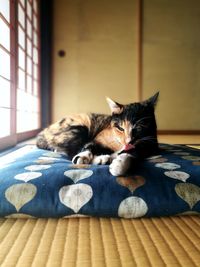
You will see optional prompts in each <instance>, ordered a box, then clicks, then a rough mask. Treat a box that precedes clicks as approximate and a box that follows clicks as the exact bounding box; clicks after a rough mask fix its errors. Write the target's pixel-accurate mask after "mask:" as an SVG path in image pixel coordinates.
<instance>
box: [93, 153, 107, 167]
mask: <svg viewBox="0 0 200 267" xmlns="http://www.w3.org/2000/svg"><path fill="white" fill-rule="evenodd" d="M110 162H111V156H110V155H100V156H94V158H93V160H92V163H93V164H95V165H106V164H109V163H110Z"/></svg>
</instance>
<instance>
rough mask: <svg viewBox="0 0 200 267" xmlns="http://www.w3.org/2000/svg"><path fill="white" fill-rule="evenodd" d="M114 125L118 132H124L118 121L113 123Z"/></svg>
mask: <svg viewBox="0 0 200 267" xmlns="http://www.w3.org/2000/svg"><path fill="white" fill-rule="evenodd" d="M114 126H115V128H117V129H118V130H119V131H120V132H124V129H123V128H122V127H121V126H120V125H119V124H118V123H115V124H114Z"/></svg>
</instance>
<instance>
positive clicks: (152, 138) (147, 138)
mask: <svg viewBox="0 0 200 267" xmlns="http://www.w3.org/2000/svg"><path fill="white" fill-rule="evenodd" d="M147 141H148V142H152V143H156V142H157V138H155V137H153V136H146V137H143V138H140V139H138V140H137V141H136V142H135V144H138V143H144V142H147Z"/></svg>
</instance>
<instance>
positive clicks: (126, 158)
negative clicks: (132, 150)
mask: <svg viewBox="0 0 200 267" xmlns="http://www.w3.org/2000/svg"><path fill="white" fill-rule="evenodd" d="M131 158H132V156H131V155H129V154H127V153H122V154H120V155H118V156H117V158H116V159H114V160H113V162H112V163H111V164H110V167H109V169H110V173H111V174H112V175H113V176H120V175H125V174H126V172H127V171H128V169H129V167H130V164H131Z"/></svg>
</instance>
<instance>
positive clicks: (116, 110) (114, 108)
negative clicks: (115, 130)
mask: <svg viewBox="0 0 200 267" xmlns="http://www.w3.org/2000/svg"><path fill="white" fill-rule="evenodd" d="M106 101H107V102H108V105H109V107H110V110H111V112H112V114H121V113H122V112H123V109H124V108H123V105H121V104H119V103H117V102H115V101H113V100H112V99H110V98H109V97H106Z"/></svg>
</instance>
